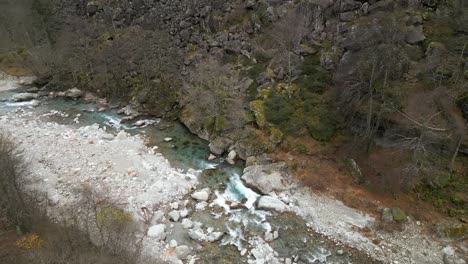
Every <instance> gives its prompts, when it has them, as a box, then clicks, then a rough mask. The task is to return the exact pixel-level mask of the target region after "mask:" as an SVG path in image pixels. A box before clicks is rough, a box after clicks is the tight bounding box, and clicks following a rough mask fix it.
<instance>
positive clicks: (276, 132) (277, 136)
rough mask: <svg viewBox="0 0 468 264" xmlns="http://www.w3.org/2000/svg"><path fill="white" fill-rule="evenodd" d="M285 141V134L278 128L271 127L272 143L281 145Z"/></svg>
mask: <svg viewBox="0 0 468 264" xmlns="http://www.w3.org/2000/svg"><path fill="white" fill-rule="evenodd" d="M282 140H283V132H281V130H280V129H278V128H276V127H270V141H271V142H273V143H274V144H279V143H280V142H281V141H282Z"/></svg>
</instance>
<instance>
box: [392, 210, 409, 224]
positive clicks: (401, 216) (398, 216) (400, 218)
mask: <svg viewBox="0 0 468 264" xmlns="http://www.w3.org/2000/svg"><path fill="white" fill-rule="evenodd" d="M392 216H393V221H395V222H405V221H406V214H405V212H404V211H403V210H401V208H400V207H393V208H392Z"/></svg>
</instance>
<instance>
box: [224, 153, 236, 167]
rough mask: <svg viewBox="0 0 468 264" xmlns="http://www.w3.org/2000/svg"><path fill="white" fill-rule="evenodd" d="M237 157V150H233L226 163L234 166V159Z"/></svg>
mask: <svg viewBox="0 0 468 264" xmlns="http://www.w3.org/2000/svg"><path fill="white" fill-rule="evenodd" d="M236 157H237V153H236V151H235V150H231V151H230V152H229V154H228V156H227V158H226V161H227V162H228V163H229V164H231V165H233V164H234V163H235V162H234V159H235V158H236Z"/></svg>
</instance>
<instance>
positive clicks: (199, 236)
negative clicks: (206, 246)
mask: <svg viewBox="0 0 468 264" xmlns="http://www.w3.org/2000/svg"><path fill="white" fill-rule="evenodd" d="M188 235H189V237H190V238H191V239H193V240H196V241H200V242H210V243H211V242H215V241H218V240H220V239H221V238H222V237H223V235H224V233H223V232H211V233H208V234H205V233H204V232H203V230H202V229H201V228H200V227H195V228H193V229H190V230H189V231H188Z"/></svg>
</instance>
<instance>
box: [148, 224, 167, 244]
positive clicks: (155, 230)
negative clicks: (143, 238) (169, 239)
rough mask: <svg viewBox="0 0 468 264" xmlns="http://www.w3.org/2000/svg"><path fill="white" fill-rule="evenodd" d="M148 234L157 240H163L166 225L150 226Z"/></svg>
mask: <svg viewBox="0 0 468 264" xmlns="http://www.w3.org/2000/svg"><path fill="white" fill-rule="evenodd" d="M148 236H149V237H152V238H154V239H156V240H157V241H161V240H164V239H165V238H166V225H164V224H159V225H154V226H152V227H150V228H149V229H148Z"/></svg>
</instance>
